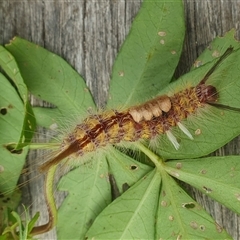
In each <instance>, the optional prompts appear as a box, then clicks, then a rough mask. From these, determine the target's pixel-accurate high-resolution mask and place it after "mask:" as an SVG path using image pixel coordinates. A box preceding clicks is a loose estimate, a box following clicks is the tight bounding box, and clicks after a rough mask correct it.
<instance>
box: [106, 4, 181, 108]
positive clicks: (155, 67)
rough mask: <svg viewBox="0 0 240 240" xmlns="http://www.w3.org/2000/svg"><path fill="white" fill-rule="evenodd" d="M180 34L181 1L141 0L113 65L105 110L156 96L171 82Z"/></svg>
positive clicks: (126, 105)
mask: <svg viewBox="0 0 240 240" xmlns="http://www.w3.org/2000/svg"><path fill="white" fill-rule="evenodd" d="M184 33H185V25H184V16H183V4H182V1H180V0H177V1H174V2H171V1H162V0H159V1H151V0H146V1H144V2H143V3H142V7H141V9H140V11H139V13H138V15H137V16H136V18H135V20H134V22H133V24H132V28H131V31H130V33H129V35H128V37H127V39H126V40H125V42H124V44H123V47H122V48H121V50H120V52H119V54H118V57H117V60H116V62H115V64H114V68H113V73H112V80H111V82H110V90H109V100H108V104H107V108H116V107H119V106H120V107H121V108H124V107H129V106H131V105H133V104H139V103H142V102H144V101H146V100H148V99H150V98H152V97H154V96H156V94H157V93H158V92H159V91H160V90H162V89H163V88H164V87H165V86H166V85H167V84H168V83H169V82H170V81H171V79H172V76H173V74H174V71H175V68H176V66H177V64H178V61H179V58H180V56H181V50H182V44H183V40H184Z"/></svg>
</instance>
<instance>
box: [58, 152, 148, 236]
mask: <svg viewBox="0 0 240 240" xmlns="http://www.w3.org/2000/svg"><path fill="white" fill-rule="evenodd" d="M108 152H111V154H110V155H109V154H107V155H106V156H105V154H103V153H101V157H99V158H98V159H97V160H95V158H96V157H93V159H92V163H88V164H82V165H81V166H80V168H77V169H75V170H74V171H71V172H69V173H68V174H67V175H65V176H64V177H63V178H62V179H61V181H60V183H59V189H60V190H61V191H67V192H68V193H69V194H68V196H67V198H66V199H65V201H64V203H63V204H62V205H61V207H60V210H59V212H58V226H57V229H58V237H59V238H61V239H65V238H67V237H68V236H70V235H71V237H72V238H78V239H83V238H84V236H85V234H86V232H87V230H88V229H89V227H90V226H91V225H92V223H93V221H94V219H95V218H96V217H97V216H98V214H100V212H101V211H102V210H103V209H104V208H105V207H107V206H108V204H110V202H111V201H112V192H111V188H110V182H109V174H110V173H111V174H112V175H113V176H114V177H115V179H116V182H117V183H118V187H119V191H120V192H121V193H122V192H123V191H122V186H123V184H125V183H127V184H128V186H132V185H133V184H134V183H135V182H137V181H138V180H139V179H141V178H142V177H143V176H144V175H145V174H146V173H147V172H148V171H150V170H151V169H152V168H151V167H148V166H147V165H144V164H141V163H139V162H137V161H134V160H133V159H131V158H129V157H127V156H126V155H124V154H122V153H121V152H119V151H114V150H113V149H111V148H109V150H108ZM95 155H96V156H99V154H98V153H97V154H94V156H95ZM76 161H77V160H76ZM81 162H84V160H82V159H81ZM132 166H134V168H132ZM79 199H81V201H79ZM76 212H77V214H76ZM69 218H71V228H69V226H67V225H66V219H69ZM69 234H70V235H69Z"/></svg>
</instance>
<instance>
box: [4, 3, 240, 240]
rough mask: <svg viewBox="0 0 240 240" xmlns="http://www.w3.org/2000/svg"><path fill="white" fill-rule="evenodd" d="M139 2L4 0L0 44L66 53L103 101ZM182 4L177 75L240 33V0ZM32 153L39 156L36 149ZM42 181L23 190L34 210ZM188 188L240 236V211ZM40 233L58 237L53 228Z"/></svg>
mask: <svg viewBox="0 0 240 240" xmlns="http://www.w3.org/2000/svg"><path fill="white" fill-rule="evenodd" d="M140 5H141V1H139V0H78V1H73V0H68V1H67V0H66V1H51V0H49V1H48V0H41V1H40V0H39V1H38V0H35V1H33V0H20V1H15V0H9V1H5V0H1V1H0V44H5V43H8V42H9V40H10V39H12V38H13V37H14V36H15V35H18V36H20V37H23V38H25V39H27V40H29V41H32V42H34V43H37V44H39V45H40V46H43V47H45V48H47V49H48V50H50V51H52V52H54V53H56V54H58V55H60V56H62V57H63V58H64V59H66V60H67V61H68V62H69V63H70V64H71V65H72V66H73V67H74V68H75V69H76V70H77V71H78V72H79V73H80V74H81V75H82V76H83V77H84V79H86V82H87V85H88V87H89V88H90V90H91V92H92V93H93V95H94V98H95V100H96V102H97V104H99V105H103V104H104V103H105V102H106V98H107V92H108V85H109V79H110V75H111V68H112V65H113V61H114V59H115V57H116V54H117V52H118V50H119V49H120V47H121V44H122V43H123V41H124V39H125V38H126V36H127V33H128V31H129V29H130V27H131V22H132V20H133V19H134V16H135V14H136V13H137V12H138V10H139V8H140ZM184 5H185V18H186V27H187V31H186V40H185V45H184V49H183V54H182V57H181V61H180V64H179V67H178V70H177V72H176V74H177V75H181V74H183V73H184V72H187V71H188V70H189V68H190V66H191V64H192V63H193V62H194V60H195V59H196V58H197V56H198V55H199V54H200V53H201V52H202V51H203V50H204V49H205V48H206V47H207V46H208V44H209V43H210V42H211V41H212V39H214V38H215V37H216V36H222V35H223V34H224V33H225V32H226V31H229V30H230V29H232V28H235V29H236V31H237V32H236V38H237V39H239V36H240V14H239V13H240V1H238V0H221V1H220V0H195V1H194V0H184ZM33 102H34V104H38V102H37V101H35V100H33ZM239 151H240V144H239V141H238V139H236V140H234V141H232V142H231V143H229V144H228V145H227V146H226V147H224V148H222V149H220V150H219V151H217V152H216V154H218V155H223V154H231V153H233V154H239ZM31 157H32V158H33V160H35V159H36V158H37V156H36V153H32V154H31ZM39 183H40V186H33V187H32V189H33V190H35V192H34V191H33V190H32V191H31V192H30V195H27V194H26V195H24V196H25V197H26V199H28V201H30V202H33V205H32V211H33V212H35V211H37V210H40V206H41V204H42V203H43V202H44V201H43V199H41V194H39V195H38V194H37V193H38V192H39V191H40V190H41V184H42V182H39ZM189 191H190V192H191V193H192V194H193V195H194V196H195V197H196V198H197V200H198V201H199V202H200V203H201V204H203V205H204V207H205V208H206V209H207V211H208V212H210V214H211V215H212V216H213V217H214V218H215V219H216V221H217V222H218V223H219V224H220V225H222V226H223V227H225V228H226V229H227V231H228V232H229V233H230V234H231V235H232V236H233V238H234V239H240V217H239V216H237V215H236V214H234V213H232V212H231V211H229V210H227V209H226V208H225V207H223V206H221V205H220V204H218V203H215V202H213V201H212V200H210V199H209V198H207V197H206V196H203V195H202V194H200V193H199V192H198V191H196V190H195V189H192V188H189ZM42 212H43V213H44V212H46V210H44V209H43V210H42ZM43 215H44V214H43ZM44 221H45V220H44V219H42V220H41V222H42V223H43V222H44ZM42 239H56V237H54V231H52V232H51V233H48V234H46V235H44V236H42Z"/></svg>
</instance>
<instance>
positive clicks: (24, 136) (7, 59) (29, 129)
mask: <svg viewBox="0 0 240 240" xmlns="http://www.w3.org/2000/svg"><path fill="white" fill-rule="evenodd" d="M0 65H1V67H2V69H3V70H4V71H5V72H6V73H7V75H8V76H9V77H10V78H11V79H12V81H13V82H14V84H15V86H16V88H17V90H18V92H19V94H20V97H21V99H22V101H23V104H24V121H23V123H21V122H19V123H18V124H22V132H21V135H20V136H19V138H15V140H14V141H15V142H17V146H16V147H15V148H16V149H17V150H18V149H22V143H29V142H30V141H31V139H32V136H33V134H34V130H35V127H36V122H35V118H34V115H33V111H32V108H31V106H30V103H29V101H28V90H27V87H26V85H25V84H24V82H23V79H22V76H21V74H20V71H19V68H18V66H17V63H16V61H15V59H14V58H13V56H12V55H11V54H10V52H8V51H7V50H6V49H5V48H4V47H2V46H0ZM16 139H18V141H16Z"/></svg>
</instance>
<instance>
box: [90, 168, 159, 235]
mask: <svg viewBox="0 0 240 240" xmlns="http://www.w3.org/2000/svg"><path fill="white" fill-rule="evenodd" d="M160 184H161V177H160V175H159V174H158V173H157V172H156V170H154V171H151V172H150V173H149V174H148V175H146V176H144V177H143V178H142V179H141V180H140V181H138V182H137V183H136V184H135V185H133V186H132V187H131V188H130V189H129V190H127V191H126V192H125V193H123V194H122V195H121V197H119V198H117V199H116V200H115V201H114V202H112V203H111V204H110V205H109V206H108V207H107V208H105V209H104V210H103V212H101V214H100V215H99V216H98V217H97V218H96V220H95V221H94V223H93V225H92V226H91V228H90V229H89V231H88V232H87V234H86V238H88V239H93V238H94V239H155V237H154V233H155V222H156V219H155V213H156V210H157V208H158V195H159V190H160Z"/></svg>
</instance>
